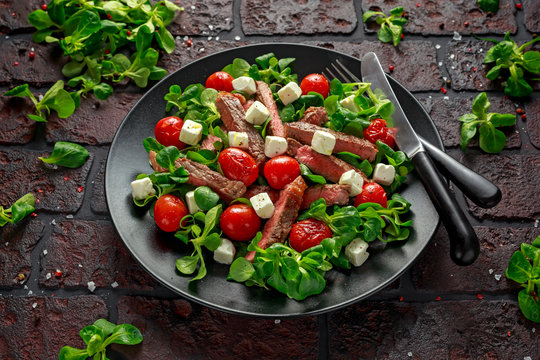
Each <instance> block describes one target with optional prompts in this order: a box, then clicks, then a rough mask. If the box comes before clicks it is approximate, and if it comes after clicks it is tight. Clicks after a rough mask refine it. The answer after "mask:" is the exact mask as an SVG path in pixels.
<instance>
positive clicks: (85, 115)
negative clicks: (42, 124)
mask: <svg viewBox="0 0 540 360" xmlns="http://www.w3.org/2000/svg"><path fill="white" fill-rule="evenodd" d="M141 96H142V92H141V93H119V94H116V95H115V96H111V97H109V98H108V99H107V100H97V99H95V98H94V97H93V96H90V97H89V98H88V99H82V100H81V107H79V108H78V109H77V110H76V111H75V112H74V113H73V115H72V116H70V117H69V118H67V119H60V118H58V116H57V115H56V113H53V114H52V115H51V116H50V117H49V122H48V123H47V127H46V132H45V138H46V139H47V141H49V142H56V141H72V142H77V143H82V144H90V145H103V144H110V143H111V141H112V139H113V137H114V134H115V133H116V129H118V126H119V125H120V123H121V122H122V120H124V118H125V116H126V115H127V113H128V112H129V110H131V108H132V107H133V105H135V103H136V102H137V100H139V99H140V97H141Z"/></svg>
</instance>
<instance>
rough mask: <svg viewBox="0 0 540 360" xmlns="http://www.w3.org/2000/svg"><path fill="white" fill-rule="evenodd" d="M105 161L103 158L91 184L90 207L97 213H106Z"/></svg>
mask: <svg viewBox="0 0 540 360" xmlns="http://www.w3.org/2000/svg"><path fill="white" fill-rule="evenodd" d="M105 163H106V161H105V160H103V161H102V162H101V166H100V168H99V173H98V174H97V175H96V178H95V179H94V183H93V184H92V191H91V197H90V208H91V209H92V211H93V212H95V213H97V214H107V213H108V210H107V204H106V202H105Z"/></svg>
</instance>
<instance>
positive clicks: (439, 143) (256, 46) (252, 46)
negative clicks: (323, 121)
mask: <svg viewBox="0 0 540 360" xmlns="http://www.w3.org/2000/svg"><path fill="white" fill-rule="evenodd" d="M273 46H275V47H280V48H282V47H291V46H292V47H301V48H304V49H305V50H306V51H321V50H322V51H328V52H331V53H335V54H336V55H339V56H340V57H343V58H348V59H350V60H352V61H353V62H358V64H359V61H360V60H359V59H357V58H355V57H353V56H350V55H347V54H343V53H341V52H338V51H335V50H330V49H326V48H321V47H317V46H312V45H304V44H296V43H260V44H250V45H245V46H241V47H238V48H233V49H227V50H223V51H220V52H216V53H213V54H210V55H207V56H205V57H203V58H199V59H197V60H194V61H192V62H190V63H188V64H186V65H184V66H182V67H181V68H179V69H178V70H176V71H174V72H172V73H171V74H169V75H168V76H166V77H165V78H164V79H162V80H160V81H159V82H158V83H156V84H155V85H154V86H153V87H152V88H151V89H149V90H148V91H147V92H146V93H145V94H144V95H143V96H142V97H141V98H140V99H139V100H138V101H137V103H136V104H135V105H134V106H133V108H132V109H131V110H130V111H129V112H128V114H127V115H126V117H125V118H124V120H123V121H122V123H121V124H120V126H119V127H118V129H117V131H116V133H115V136H114V138H113V141H112V143H111V147H110V149H109V153H108V157H107V163H106V166H105V174H104V178H105V181H104V188H105V198H106V203H107V208H108V211H109V213H110V215H111V219H112V222H113V225H114V228H115V230H116V232H117V233H118V235H119V236H120V238H121V239H122V242H123V243H124V244H125V246H126V247H127V248H128V250H129V251H130V253H131V255H132V256H133V257H134V258H135V260H136V261H137V262H138V263H139V264H140V265H141V266H142V268H143V269H145V271H146V272H147V273H148V274H150V275H151V276H152V277H153V278H154V279H156V280H157V281H158V282H159V283H160V284H162V285H163V286H165V287H166V288H168V289H170V290H172V291H173V292H175V293H176V294H179V295H181V296H183V297H186V298H188V299H189V300H192V301H194V302H196V303H198V304H201V305H204V306H208V307H210V308H213V309H216V310H220V311H224V312H227V313H232V314H241V315H251V316H258V317H268V318H293V317H299V316H313V315H317V314H322V313H326V312H330V311H334V310H337V309H340V308H343V307H346V306H349V305H351V304H353V303H356V302H358V301H359V300H362V299H365V298H367V297H369V296H371V295H373V294H375V293H377V292H379V291H381V290H382V289H384V288H385V287H386V286H388V285H389V284H391V283H392V282H393V281H395V280H396V279H397V278H398V277H400V276H401V275H402V274H403V273H404V272H405V271H406V270H407V269H408V268H409V267H410V266H411V265H412V264H413V263H414V262H415V260H416V259H417V258H418V257H419V255H420V254H421V253H422V251H423V250H424V248H425V247H426V246H427V244H428V243H429V241H430V240H431V238H432V237H433V235H434V234H435V232H436V229H437V227H438V225H439V223H440V218H439V217H438V216H437V221H436V224H435V226H434V227H433V231H432V233H431V236H429V239H427V240H425V241H424V242H423V245H422V246H421V247H420V248H419V251H418V252H417V253H416V254H415V255H414V256H410V257H409V260H408V262H406V263H405V264H404V265H403V266H402V268H401V269H400V270H399V271H396V272H395V273H394V275H393V276H391V277H389V278H388V279H387V280H386V281H383V282H381V283H380V284H379V286H377V287H374V288H372V289H371V290H369V291H366V292H364V293H363V294H362V295H360V296H356V297H352V298H350V299H348V300H344V301H341V302H339V303H336V304H334V305H330V306H327V307H324V308H320V309H314V310H310V311H306V312H293V313H286V314H283V313H266V312H254V311H246V310H242V309H236V308H233V307H228V306H224V305H221V304H216V303H214V302H211V301H207V300H205V299H202V298H199V297H197V296H194V295H192V294H190V293H188V292H186V291H182V290H180V289H178V288H175V287H174V286H173V285H171V284H169V283H168V282H167V281H165V280H164V279H161V278H160V277H158V276H157V275H156V274H154V272H153V271H152V269H150V268H148V267H147V266H146V264H145V262H144V256H139V255H137V253H136V251H134V248H133V246H132V244H131V243H130V242H129V241H126V239H124V237H123V236H122V231H121V229H120V227H121V226H120V225H119V224H120V223H121V222H120V219H119V218H117V216H116V213H115V211H114V204H112V203H111V198H110V196H109V195H108V192H109V186H108V185H109V180H108V174H109V173H110V172H111V169H110V166H111V163H110V155H111V153H112V152H113V150H114V149H115V148H116V145H117V141H118V139H119V137H120V134H121V132H122V129H123V128H124V127H125V126H126V124H127V122H128V119H129V118H130V117H131V115H132V114H133V113H134V112H136V111H137V108H138V105H139V104H140V103H142V102H144V101H145V99H146V98H147V97H149V96H151V93H152V92H153V91H155V89H158V88H159V86H160V84H161V83H163V82H166V81H168V80H169V79H170V78H172V77H175V76H176V74H177V73H180V72H182V71H183V70H184V69H185V68H186V67H188V66H192V65H195V64H196V63H197V62H201V61H203V60H205V59H207V58H209V57H214V56H220V55H223V54H228V53H234V52H237V51H238V50H240V49H247V50H251V51H252V53H254V54H257V56H258V55H260V54H263V53H264V52H262V51H260V50H258V49H260V48H263V47H273ZM265 51H266V50H265ZM216 71H217V70H216ZM321 71H322V69H321ZM387 78H388V79H389V81H390V82H391V84H392V85H394V83H395V84H397V85H398V86H399V87H400V88H402V90H403V91H404V92H405V93H406V95H407V96H409V97H410V98H411V99H414V101H415V102H416V105H417V106H418V110H419V111H421V112H422V113H423V115H424V117H426V118H427V119H430V117H429V115H428V114H427V112H426V110H425V109H424V108H423V106H422V105H421V104H420V102H418V100H417V99H416V98H415V97H414V96H413V95H412V94H411V93H410V92H409V91H408V90H407V89H406V88H405V87H403V85H401V84H400V83H398V82H397V81H396V80H395V79H393V78H392V77H391V76H389V75H387ZM398 98H399V96H398ZM164 105H165V104H163V106H164ZM423 126H427V127H428V128H430V131H431V132H433V133H434V136H435V137H436V139H435V142H433V139H432V143H433V145H435V146H437V147H438V148H439V149H442V150H444V146H443V143H442V140H441V138H440V134H439V133H438V131H437V129H436V127H435V124H434V123H433V121H431V119H430V121H429V122H428V123H424V124H423ZM149 136H151V134H149ZM141 142H142V139H141ZM141 146H142V145H141ZM417 181H418V180H417ZM125 186H129V185H128V184H125ZM171 266H174V264H173V265H171ZM223 281H226V279H223ZM327 286H328V285H327ZM326 290H327V289H325V291H326ZM323 294H324V291H323ZM280 295H282V296H283V297H285V298H286V295H283V294H280ZM317 296H320V295H317ZM287 300H288V301H294V300H290V299H287Z"/></svg>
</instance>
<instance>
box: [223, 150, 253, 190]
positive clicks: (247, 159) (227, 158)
mask: <svg viewBox="0 0 540 360" xmlns="http://www.w3.org/2000/svg"><path fill="white" fill-rule="evenodd" d="M218 162H219V166H221V170H223V174H224V175H225V176H226V177H227V178H229V179H231V180H239V181H242V182H243V183H244V184H245V185H246V186H249V185H251V184H253V183H254V182H255V180H257V177H258V176H259V168H258V167H257V163H256V162H255V160H254V159H253V158H252V157H251V155H249V154H248V153H247V152H245V151H243V150H240V149H238V148H227V149H225V150H223V151H222V152H221V153H220V154H219V157H218Z"/></svg>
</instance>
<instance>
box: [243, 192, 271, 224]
mask: <svg viewBox="0 0 540 360" xmlns="http://www.w3.org/2000/svg"><path fill="white" fill-rule="evenodd" d="M249 201H250V202H251V205H252V206H253V210H255V212H256V213H257V215H259V217H260V218H263V219H270V218H271V217H272V215H273V214H274V210H275V207H274V204H273V203H272V200H270V196H268V193H265V192H263V193H260V194H257V195H255V196H252V197H251V198H249Z"/></svg>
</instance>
